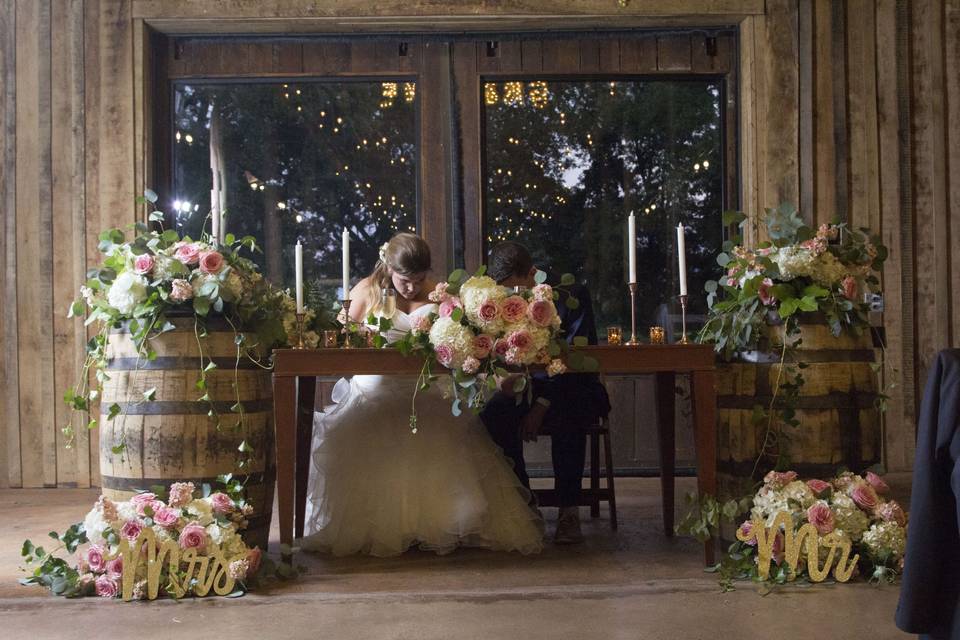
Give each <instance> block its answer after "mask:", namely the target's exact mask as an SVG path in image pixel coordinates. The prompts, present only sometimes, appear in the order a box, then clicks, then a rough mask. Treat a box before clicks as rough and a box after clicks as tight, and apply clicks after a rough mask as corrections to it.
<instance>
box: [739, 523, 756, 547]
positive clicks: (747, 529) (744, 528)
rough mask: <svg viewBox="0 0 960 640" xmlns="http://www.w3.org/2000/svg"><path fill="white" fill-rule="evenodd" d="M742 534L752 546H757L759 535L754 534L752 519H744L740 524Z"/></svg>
mask: <svg viewBox="0 0 960 640" xmlns="http://www.w3.org/2000/svg"><path fill="white" fill-rule="evenodd" d="M740 536H741V537H743V538H746V544H748V545H750V546H751V547H755V546H757V537H756V536H755V535H753V522H752V521H750V520H744V521H743V524H741V525H740Z"/></svg>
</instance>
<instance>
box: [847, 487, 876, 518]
mask: <svg viewBox="0 0 960 640" xmlns="http://www.w3.org/2000/svg"><path fill="white" fill-rule="evenodd" d="M850 497H851V498H853V501H854V502H856V503H857V506H858V507H860V508H861V509H863V510H864V511H873V510H874V509H875V508H876V507H877V502H878V498H877V492H876V491H875V490H874V488H873V487H871V486H870V485H869V484H867V483H866V482H860V483H857V484H856V485H855V486H854V487H853V490H852V491H851V492H850Z"/></svg>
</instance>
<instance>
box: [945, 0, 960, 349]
mask: <svg viewBox="0 0 960 640" xmlns="http://www.w3.org/2000/svg"><path fill="white" fill-rule="evenodd" d="M944 21H945V23H944V26H945V28H944V37H945V42H944V52H945V55H944V60H945V65H946V69H945V73H944V77H945V78H946V97H947V100H946V108H947V114H946V118H947V153H948V154H949V155H948V157H947V166H948V167H949V172H948V173H947V178H948V180H949V185H948V193H947V215H948V216H949V219H950V256H951V261H950V290H951V291H952V292H953V295H952V296H951V300H950V302H951V306H950V315H951V327H950V338H951V339H950V346H952V347H956V346H957V345H960V2H958V0H947V2H946V7H945V12H944Z"/></svg>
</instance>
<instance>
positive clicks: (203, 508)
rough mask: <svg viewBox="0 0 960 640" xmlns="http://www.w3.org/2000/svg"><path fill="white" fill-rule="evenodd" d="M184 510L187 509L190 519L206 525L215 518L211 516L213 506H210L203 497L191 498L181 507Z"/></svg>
mask: <svg viewBox="0 0 960 640" xmlns="http://www.w3.org/2000/svg"><path fill="white" fill-rule="evenodd" d="M183 510H184V511H189V512H190V516H191V518H190V519H191V520H193V521H196V522H198V523H200V524H201V525H203V526H204V527H206V526H207V525H209V524H210V523H212V522H213V521H214V520H215V518H214V517H213V507H211V506H210V503H209V502H207V500H205V499H203V498H198V499H196V500H193V501H191V502H190V504H188V505H187V506H186V507H184V508H183Z"/></svg>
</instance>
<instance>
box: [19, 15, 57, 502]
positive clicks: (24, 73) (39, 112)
mask: <svg viewBox="0 0 960 640" xmlns="http://www.w3.org/2000/svg"><path fill="white" fill-rule="evenodd" d="M16 19H17V47H16V55H17V80H16V86H17V120H16V122H17V178H16V190H17V210H16V216H17V233H16V242H17V246H16V251H17V265H18V270H17V314H18V318H17V325H18V327H19V335H18V346H19V350H20V357H19V363H20V364H19V368H20V371H19V377H20V439H21V446H20V458H21V463H22V465H23V467H22V478H23V486H25V487H42V486H55V485H56V482H57V458H56V425H55V423H54V420H55V416H54V403H53V402H51V398H50V392H49V391H48V389H49V388H50V383H51V381H52V380H53V291H52V287H53V280H52V273H53V245H52V240H53V234H52V229H53V219H52V203H51V190H52V186H53V185H52V176H51V149H50V138H51V128H50V127H51V112H50V108H51V104H50V98H51V94H50V55H51V50H50V46H49V42H50V4H49V2H34V1H27V0H23V1H20V2H18V3H17V6H16Z"/></svg>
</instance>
